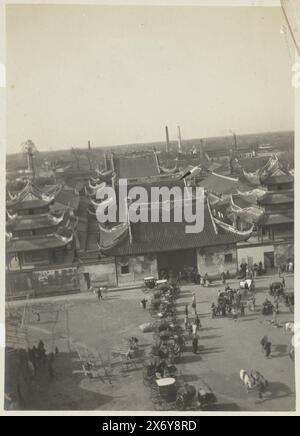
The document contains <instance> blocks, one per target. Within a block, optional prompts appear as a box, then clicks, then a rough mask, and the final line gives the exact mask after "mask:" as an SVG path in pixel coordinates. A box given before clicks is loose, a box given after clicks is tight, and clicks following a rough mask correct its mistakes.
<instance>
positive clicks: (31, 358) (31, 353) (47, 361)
mask: <svg viewBox="0 0 300 436" xmlns="http://www.w3.org/2000/svg"><path fill="white" fill-rule="evenodd" d="M58 354H59V350H58V348H57V347H55V350H54V352H51V353H48V354H47V352H46V348H45V344H44V342H43V341H42V340H40V341H39V343H38V346H35V345H34V346H33V347H32V348H29V349H28V368H29V371H30V375H31V378H32V379H34V377H35V375H36V373H37V371H39V370H46V371H47V372H48V375H49V379H50V380H52V379H54V377H55V373H54V369H53V362H54V360H55V356H57V355H58Z"/></svg>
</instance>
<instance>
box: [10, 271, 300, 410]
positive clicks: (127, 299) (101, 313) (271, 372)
mask: <svg viewBox="0 0 300 436" xmlns="http://www.w3.org/2000/svg"><path fill="white" fill-rule="evenodd" d="M272 280H273V278H272V277H264V278H260V279H257V304H258V305H259V304H261V303H262V301H263V300H264V299H265V297H266V293H267V290H268V287H269V284H270V281H272ZM286 280H287V287H288V288H290V289H291V288H292V287H293V277H292V276H290V277H287V278H286ZM230 284H231V285H232V286H233V287H235V288H236V287H237V286H238V282H237V281H232V282H230ZM218 289H222V286H221V284H220V283H214V285H213V286H211V287H210V288H202V287H200V286H184V287H183V288H182V292H181V295H180V298H179V299H178V301H177V313H178V316H179V318H180V319H181V320H182V321H183V317H184V315H183V312H184V306H185V304H187V303H188V304H189V305H190V306H191V301H192V295H193V293H195V294H196V299H197V311H198V313H199V314H200V316H201V322H202V329H201V331H200V334H199V336H200V352H199V354H198V355H194V354H193V353H192V350H191V344H190V343H188V345H187V350H186V352H185V353H184V354H183V356H182V358H181V359H180V363H179V364H178V365H177V366H178V369H179V370H180V371H181V373H182V374H183V376H184V380H185V381H186V382H188V383H190V384H193V385H195V386H197V383H198V382H199V381H200V379H203V380H204V381H205V382H206V383H207V384H208V385H209V386H210V387H211V388H212V389H213V391H214V393H215V394H216V396H217V398H218V403H217V404H216V405H215V406H214V407H213V408H212V410H216V411H239V410H242V411H293V410H294V409H295V393H294V392H295V372H294V364H293V362H292V361H291V359H290V357H289V355H288V347H289V343H290V340H291V337H290V335H288V334H286V333H285V332H284V329H283V328H275V327H273V326H272V325H270V324H269V322H268V320H269V319H270V318H271V317H264V316H263V315H261V314H260V312H259V311H258V312H255V313H253V312H248V311H247V310H246V316H245V317H244V318H239V319H238V321H237V322H236V323H235V322H234V321H232V320H231V319H228V318H224V319H223V318H218V319H211V315H210V306H211V303H212V302H213V301H216V298H217V291H218ZM144 296H145V294H143V293H142V291H140V290H132V291H123V292H122V291H118V292H112V293H109V294H108V295H107V296H105V298H104V299H103V300H101V301H98V300H97V299H96V297H95V296H94V295H81V296H80V297H78V296H68V297H67V298H65V299H63V300H62V299H55V298H54V299H52V300H49V299H47V300H46V301H45V302H43V303H40V302H39V303H38V304H30V305H29V306H28V308H27V314H29V315H27V316H28V318H27V323H28V328H29V342H30V343H29V345H30V346H33V345H34V344H37V343H38V341H39V339H42V340H43V341H44V343H45V346H46V349H47V351H48V352H50V351H52V350H54V349H55V347H58V349H59V355H58V356H57V357H56V359H55V361H54V371H55V377H54V379H50V377H49V374H48V372H47V370H46V368H41V369H40V370H39V371H38V372H37V374H36V377H35V379H34V381H33V386H32V395H31V396H30V401H29V403H28V404H27V407H26V408H27V409H28V410H113V411H118V410H119V411H121V410H136V411H143V410H154V408H153V405H152V403H151V402H150V399H149V391H148V389H147V388H146V387H145V386H144V384H143V377H142V366H139V367H138V368H132V369H129V370H128V371H125V370H123V371H122V368H121V366H113V367H112V366H109V363H112V357H111V355H112V352H113V351H114V350H115V349H116V348H118V347H123V346H124V344H126V343H128V338H130V337H131V336H136V337H137V338H138V339H139V341H140V345H141V348H142V349H143V350H144V352H145V354H147V351H148V349H149V346H150V345H151V344H152V336H153V335H152V334H151V333H148V334H142V333H141V331H140V329H139V325H140V324H143V323H145V322H148V321H150V320H152V318H151V317H150V315H149V313H148V311H144V310H143V309H142V308H141V307H140V300H141V299H142V298H143V297H144ZM146 298H147V297H146ZM148 298H150V296H149V297H148ZM16 306H18V307H19V310H21V305H20V303H19V304H18V305H16ZM66 309H67V311H66ZM190 310H191V309H190ZM280 310H281V314H280V316H279V322H280V323H281V324H282V325H283V324H284V323H285V322H288V321H292V320H293V315H292V314H291V313H290V312H289V311H288V309H287V308H286V307H284V306H281V307H280ZM264 335H268V336H269V338H270V339H271V341H272V344H273V347H272V358H271V359H267V358H266V357H265V355H264V354H263V353H262V351H261V347H260V339H261V338H262V337H263V336H264ZM72 343H76V344H79V346H80V347H84V346H86V348H87V349H89V350H92V351H93V350H94V353H95V352H99V353H100V358H101V359H102V361H103V362H105V367H106V368H109V369H110V370H109V375H108V373H106V372H105V371H104V370H103V372H101V377H100V378H99V379H90V378H88V377H85V376H84V374H83V372H82V367H81V366H80V361H79V359H78V355H77V354H76V352H75V350H74V347H73V346H72ZM241 369H245V370H251V369H256V370H258V371H260V372H261V373H262V374H263V375H264V376H265V377H266V378H267V379H268V380H269V382H270V388H269V390H268V392H267V394H266V396H265V399H264V401H259V400H258V395H257V393H256V394H247V393H246V391H245V388H244V387H243V386H242V385H241V382H240V379H239V372H240V370H241Z"/></svg>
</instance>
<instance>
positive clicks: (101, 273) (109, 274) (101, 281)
mask: <svg viewBox="0 0 300 436" xmlns="http://www.w3.org/2000/svg"><path fill="white" fill-rule="evenodd" d="M79 272H80V274H79V276H80V290H81V292H86V291H88V287H89V286H88V285H89V284H90V285H91V286H100V285H101V286H117V276H116V264H115V260H114V258H110V259H107V260H105V261H104V262H101V263H97V264H92V265H84V266H81V267H80V271H79Z"/></svg>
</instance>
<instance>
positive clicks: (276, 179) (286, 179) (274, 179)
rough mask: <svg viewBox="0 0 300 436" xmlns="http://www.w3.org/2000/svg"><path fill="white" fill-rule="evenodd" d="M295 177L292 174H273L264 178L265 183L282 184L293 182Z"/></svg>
mask: <svg viewBox="0 0 300 436" xmlns="http://www.w3.org/2000/svg"><path fill="white" fill-rule="evenodd" d="M293 182H294V177H293V176H292V175H288V174H287V175H284V176H271V177H268V178H266V179H263V180H262V183H263V184H264V185H280V184H281V183H283V184H285V183H293Z"/></svg>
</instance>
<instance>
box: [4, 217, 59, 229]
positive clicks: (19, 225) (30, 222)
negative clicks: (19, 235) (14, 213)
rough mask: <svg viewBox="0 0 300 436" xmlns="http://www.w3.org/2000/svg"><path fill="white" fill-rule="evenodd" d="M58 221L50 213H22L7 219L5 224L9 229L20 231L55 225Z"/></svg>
mask: <svg viewBox="0 0 300 436" xmlns="http://www.w3.org/2000/svg"><path fill="white" fill-rule="evenodd" d="M58 224H59V222H55V221H54V219H53V216H51V215H48V214H47V215H22V216H18V217H16V218H15V219H14V220H12V221H9V222H8V223H7V226H8V228H9V229H12V230H17V231H22V230H31V229H43V228H49V227H56V226H57V225H58Z"/></svg>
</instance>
